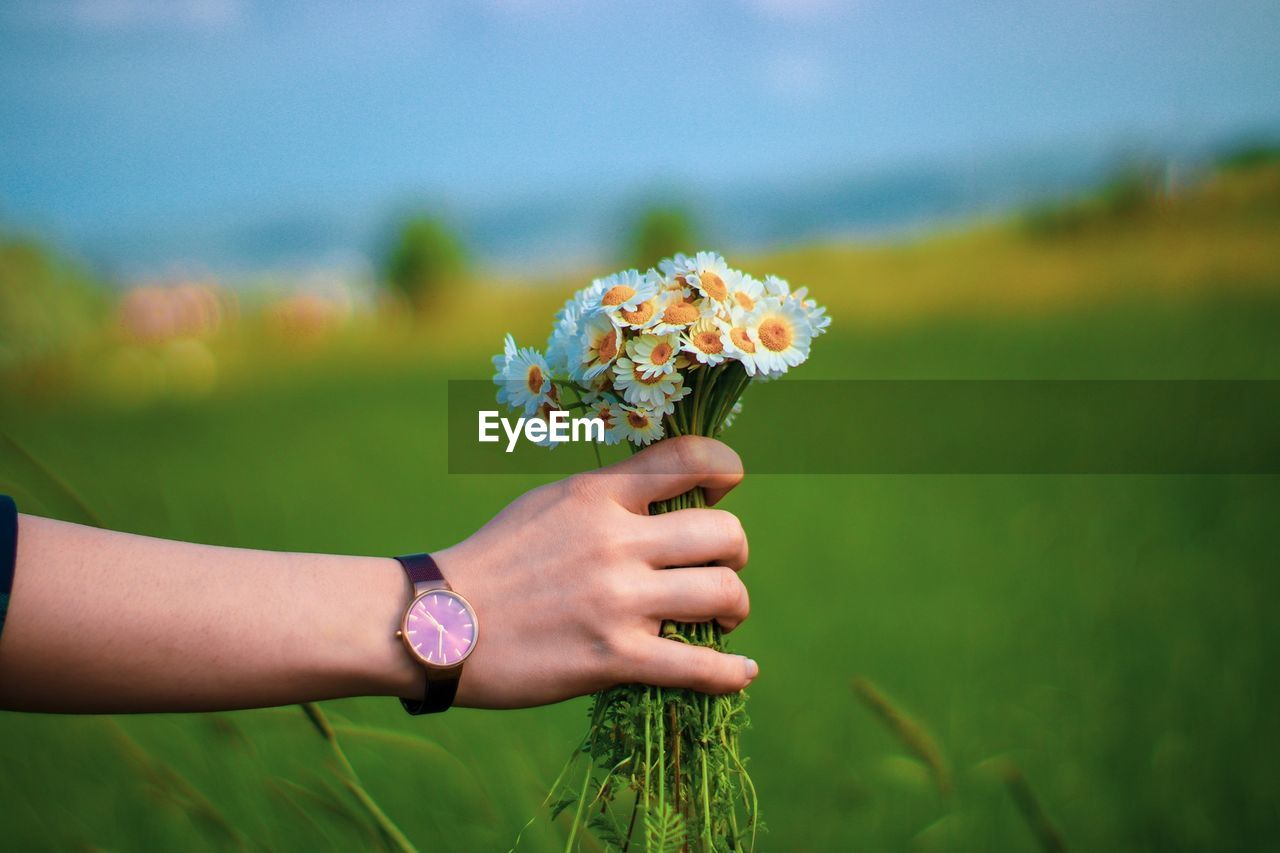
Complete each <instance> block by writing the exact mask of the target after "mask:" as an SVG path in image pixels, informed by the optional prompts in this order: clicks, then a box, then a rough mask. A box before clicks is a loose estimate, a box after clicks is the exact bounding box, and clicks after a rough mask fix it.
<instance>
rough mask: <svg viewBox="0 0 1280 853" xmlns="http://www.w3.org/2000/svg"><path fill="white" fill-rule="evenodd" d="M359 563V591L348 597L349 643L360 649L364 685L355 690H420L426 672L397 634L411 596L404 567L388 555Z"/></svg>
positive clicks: (408, 693)
mask: <svg viewBox="0 0 1280 853" xmlns="http://www.w3.org/2000/svg"><path fill="white" fill-rule="evenodd" d="M365 559H366V560H367V561H368V563H369V565H367V566H362V567H360V569H359V571H360V578H361V589H362V594H361V595H359V596H357V597H356V600H354V601H353V602H352V610H353V612H352V613H351V619H350V625H351V629H352V637H351V648H353V649H359V652H358V656H359V663H358V666H359V669H360V671H361V673H362V677H363V678H364V679H365V684H364V685H363V686H362V689H361V690H359V691H358V692H359V693H362V694H366V695H373V696H397V697H401V696H415V695H421V693H422V689H423V683H424V680H425V675H424V673H423V670H422V667H420V666H418V665H417V664H416V663H415V662H414V661H413V659H412V658H410V657H409V655H408V654H407V653H406V652H405V648H404V644H403V643H402V642H401V641H400V640H399V638H397V636H396V631H397V630H399V628H400V619H401V617H402V616H403V615H404V609H405V606H406V605H407V604H408V603H409V601H410V598H411V595H410V588H409V584H408V583H407V582H406V580H405V576H404V570H403V569H402V568H401V567H400V564H399V563H397V562H396V561H395V560H394V559H392V558H390V557H386V558H382V557H369V558H365Z"/></svg>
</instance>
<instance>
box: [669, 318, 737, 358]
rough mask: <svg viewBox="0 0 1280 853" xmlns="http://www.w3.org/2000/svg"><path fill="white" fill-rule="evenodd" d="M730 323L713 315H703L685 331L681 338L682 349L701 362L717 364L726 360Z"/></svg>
mask: <svg viewBox="0 0 1280 853" xmlns="http://www.w3.org/2000/svg"><path fill="white" fill-rule="evenodd" d="M728 328H729V326H728V324H727V323H724V322H723V321H718V320H716V319H715V318H713V317H703V318H702V319H701V320H699V321H698V322H696V323H694V324H693V325H692V326H690V327H689V328H688V330H686V331H685V333H684V335H682V336H681V338H680V349H681V350H682V351H683V352H686V353H688V354H689V355H691V356H692V357H693V358H694V359H695V360H696V361H697V362H698V363H699V364H706V365H712V366H714V365H717V364H719V363H720V362H722V361H724V360H725V356H726V354H727V346H726V344H727V341H726V340H725V334H726V333H727V331H728Z"/></svg>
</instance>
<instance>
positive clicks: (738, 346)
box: [721, 300, 776, 376]
mask: <svg viewBox="0 0 1280 853" xmlns="http://www.w3.org/2000/svg"><path fill="white" fill-rule="evenodd" d="M765 301H766V300H761V304H764V302H765ZM767 301H769V302H776V300H767ZM750 317H751V315H750V314H748V313H747V312H746V311H743V310H742V309H741V308H735V309H734V310H732V311H731V312H730V314H729V320H728V321H721V328H722V329H723V331H724V348H725V355H726V356H728V357H729V358H732V359H734V360H735V361H739V362H741V363H742V367H743V369H744V370H746V371H747V375H748V376H755V375H756V373H757V372H758V367H757V365H756V343H755V341H753V340H752V339H751V334H750V332H749V330H748V323H749V320H750Z"/></svg>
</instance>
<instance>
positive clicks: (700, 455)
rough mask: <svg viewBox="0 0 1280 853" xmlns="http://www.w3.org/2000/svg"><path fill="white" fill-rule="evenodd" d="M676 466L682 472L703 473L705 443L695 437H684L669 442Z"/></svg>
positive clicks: (704, 468) (705, 458)
mask: <svg viewBox="0 0 1280 853" xmlns="http://www.w3.org/2000/svg"><path fill="white" fill-rule="evenodd" d="M671 445H672V447H671V450H672V452H673V453H674V454H675V458H676V464H677V465H679V466H680V468H681V470H684V471H704V470H706V468H707V463H708V453H707V446H706V443H705V442H703V441H702V440H700V439H699V438H698V437H697V436H693V435H684V436H680V437H678V438H676V439H675V440H674V441H672V442H671Z"/></svg>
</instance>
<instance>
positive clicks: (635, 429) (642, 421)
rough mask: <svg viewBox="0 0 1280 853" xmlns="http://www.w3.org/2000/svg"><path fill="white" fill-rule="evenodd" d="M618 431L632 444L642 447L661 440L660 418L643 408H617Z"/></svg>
mask: <svg viewBox="0 0 1280 853" xmlns="http://www.w3.org/2000/svg"><path fill="white" fill-rule="evenodd" d="M618 408H619V411H620V413H621V415H622V417H621V418H620V419H619V421H618V429H619V430H620V431H621V432H622V436H623V438H626V439H627V440H628V441H630V442H631V443H632V444H638V445H640V446H641V447H643V446H644V445H646V444H650V443H652V442H655V441H657V440H658V439H660V438H662V418H661V417H659V416H658V414H657V413H656V412H651V411H649V410H648V409H646V408H644V407H643V406H626V405H623V406H619V407H618Z"/></svg>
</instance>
